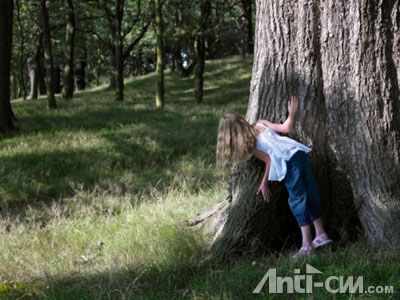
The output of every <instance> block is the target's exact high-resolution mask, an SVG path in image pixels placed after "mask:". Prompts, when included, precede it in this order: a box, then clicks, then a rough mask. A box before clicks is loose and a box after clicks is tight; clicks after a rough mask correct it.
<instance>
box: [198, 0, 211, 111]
mask: <svg viewBox="0 0 400 300" xmlns="http://www.w3.org/2000/svg"><path fill="white" fill-rule="evenodd" d="M210 14H211V2H210V1H209V0H201V3H200V19H199V31H200V32H199V34H198V35H197V37H196V40H195V47H194V48H195V53H196V65H195V67H194V85H195V91H194V95H195V99H196V102H197V103H202V102H203V94H204V91H203V90H204V68H205V62H206V31H207V22H208V18H209V16H210Z"/></svg>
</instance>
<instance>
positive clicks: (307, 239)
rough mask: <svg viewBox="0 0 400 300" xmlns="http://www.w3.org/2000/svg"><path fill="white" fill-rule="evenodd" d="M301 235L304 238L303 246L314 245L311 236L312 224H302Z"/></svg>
mask: <svg viewBox="0 0 400 300" xmlns="http://www.w3.org/2000/svg"><path fill="white" fill-rule="evenodd" d="M300 228H301V236H302V239H303V243H302V247H309V246H311V245H312V238H311V225H305V226H301V227H300Z"/></svg>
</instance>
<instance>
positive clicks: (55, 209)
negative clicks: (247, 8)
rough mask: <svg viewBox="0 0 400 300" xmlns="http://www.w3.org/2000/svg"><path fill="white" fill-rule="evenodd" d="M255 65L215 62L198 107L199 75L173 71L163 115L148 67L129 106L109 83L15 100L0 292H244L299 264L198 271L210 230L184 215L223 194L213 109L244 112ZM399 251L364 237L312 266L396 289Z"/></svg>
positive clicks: (220, 295)
mask: <svg viewBox="0 0 400 300" xmlns="http://www.w3.org/2000/svg"><path fill="white" fill-rule="evenodd" d="M250 70H251V61H250V60H245V61H241V60H240V59H237V58H229V59H224V60H215V61H209V62H207V73H206V78H205V79H206V82H205V98H204V104H202V105H196V104H194V103H193V102H194V99H193V92H194V90H193V79H192V78H185V79H182V78H179V77H177V76H176V75H173V74H167V76H166V90H167V95H166V108H165V110H162V111H160V110H157V109H155V107H154V87H155V81H154V76H153V74H150V75H146V76H142V77H138V78H132V79H130V80H127V82H126V91H125V98H126V101H125V102H123V103H116V102H114V101H113V100H112V99H113V93H112V92H110V91H107V90H105V88H104V87H98V88H95V89H93V90H89V91H85V92H80V93H77V94H76V97H75V99H74V100H73V101H72V102H70V103H65V102H62V101H59V102H58V103H59V109H58V110H57V111H55V112H51V111H47V109H46V103H45V100H44V99H39V100H38V101H30V102H24V101H15V102H13V108H14V111H15V114H16V115H17V117H18V119H19V120H20V121H19V127H20V131H19V132H18V133H17V134H15V135H14V136H10V137H7V138H4V139H2V140H0V162H1V164H0V178H1V185H0V199H1V211H0V216H1V218H0V261H1V264H0V298H10V299H13V298H15V297H22V298H27V299H28V298H32V297H34V298H40V299H101V298H103V299H108V298H111V299H173V298H186V299H245V298H254V296H255V295H252V294H251V292H252V290H253V289H254V288H255V286H256V285H257V283H258V281H259V280H261V278H262V276H263V275H264V273H265V271H266V270H267V268H269V267H277V268H278V274H279V275H286V276H289V275H292V274H293V268H295V267H296V268H298V267H304V265H305V262H304V261H300V262H297V263H293V262H292V261H291V260H289V259H288V253H281V254H280V255H271V256H265V257H264V256H263V257H258V258H254V257H244V258H242V259H239V260H237V261H234V262H230V263H225V264H218V265H213V266H211V265H210V266H203V267H198V266H197V265H198V260H199V257H200V256H201V254H202V251H203V250H204V247H205V241H204V237H203V236H202V235H201V233H200V232H197V231H191V230H189V229H188V228H187V227H186V226H185V225H184V222H183V221H184V220H186V219H187V218H190V217H193V216H194V215H195V214H196V213H197V212H198V211H200V210H201V209H202V208H204V207H206V206H208V205H211V204H213V203H215V202H217V201H219V200H220V199H222V198H224V197H225V196H226V190H225V179H226V170H221V169H218V168H216V166H215V154H214V152H215V142H216V133H217V126H218V119H219V117H220V116H221V115H222V114H223V112H224V111H226V110H235V111H238V112H240V113H245V111H246V107H247V101H248V96H249V92H248V91H249V85H250ZM395 250H396V249H395ZM395 250H390V251H389V250H388V251H386V252H383V251H379V250H376V249H373V248H371V247H368V246H366V245H364V244H363V243H362V242H360V243H356V244H353V245H349V246H347V247H344V248H340V249H339V250H337V251H329V250H328V251H326V252H324V253H321V254H320V255H318V256H316V257H314V258H311V259H310V260H309V261H308V262H309V263H310V264H311V265H312V266H314V267H316V268H318V269H319V270H321V271H323V272H324V274H323V276H324V277H328V276H330V275H363V276H364V277H365V284H367V283H368V285H369V284H371V285H393V286H395V290H396V291H398V288H399V286H400V282H399V278H398V270H399V269H400V268H399V267H400V264H399V261H400V255H399V254H398V252H396V251H395ZM253 260H257V261H258V262H259V263H262V264H263V265H262V266H261V265H260V264H257V265H256V266H252V264H251V262H252V261H253ZM397 295H398V294H397ZM270 296H271V295H268V294H267V293H266V290H265V289H264V290H263V296H260V297H259V298H265V297H270ZM394 296H396V295H394ZM394 296H393V297H394ZM315 297H316V299H319V298H322V297H324V298H327V299H351V298H350V297H349V295H336V298H335V296H334V295H333V294H328V293H327V292H324V291H321V290H318V291H317V292H316V294H315ZM270 298H272V299H273V298H274V297H272V296H271V297H270ZM275 298H283V299H291V298H292V297H290V295H280V296H279V295H278V296H277V297H275ZM299 298H300V299H306V298H307V297H303V298H302V297H299ZM371 299H375V298H374V297H372V298H371ZM393 299H395V298H393Z"/></svg>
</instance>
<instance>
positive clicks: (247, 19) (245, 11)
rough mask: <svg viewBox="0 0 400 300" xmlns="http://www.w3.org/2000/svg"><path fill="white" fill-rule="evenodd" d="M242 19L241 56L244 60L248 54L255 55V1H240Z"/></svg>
mask: <svg viewBox="0 0 400 300" xmlns="http://www.w3.org/2000/svg"><path fill="white" fill-rule="evenodd" d="M240 2H241V3H240V4H241V6H240V17H239V23H240V24H241V32H240V55H241V56H242V58H245V57H246V54H252V53H253V47H254V44H253V10H252V7H253V6H252V2H253V0H241V1H240Z"/></svg>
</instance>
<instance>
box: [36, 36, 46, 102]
mask: <svg viewBox="0 0 400 300" xmlns="http://www.w3.org/2000/svg"><path fill="white" fill-rule="evenodd" d="M42 43H43V42H42ZM37 65H38V69H37V72H38V73H37V76H38V84H39V86H38V87H39V90H38V94H39V95H40V96H43V95H46V94H47V87H46V67H45V57H44V49H43V46H42V47H41V48H40V53H39V57H38V61H37Z"/></svg>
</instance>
